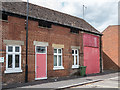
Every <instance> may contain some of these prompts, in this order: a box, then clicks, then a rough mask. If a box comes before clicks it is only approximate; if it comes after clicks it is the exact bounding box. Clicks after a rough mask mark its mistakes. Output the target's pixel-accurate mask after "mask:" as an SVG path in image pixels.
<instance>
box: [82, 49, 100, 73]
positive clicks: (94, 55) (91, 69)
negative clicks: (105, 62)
mask: <svg viewBox="0 0 120 90" xmlns="http://www.w3.org/2000/svg"><path fill="white" fill-rule="evenodd" d="M84 66H87V68H86V74H92V73H99V72H100V61H99V48H92V47H84Z"/></svg>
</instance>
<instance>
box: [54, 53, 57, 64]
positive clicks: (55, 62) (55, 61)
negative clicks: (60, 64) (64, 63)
mask: <svg viewBox="0 0 120 90" xmlns="http://www.w3.org/2000/svg"><path fill="white" fill-rule="evenodd" d="M54 66H57V55H54Z"/></svg>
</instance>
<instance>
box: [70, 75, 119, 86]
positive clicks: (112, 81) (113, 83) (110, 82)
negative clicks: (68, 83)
mask: <svg viewBox="0 0 120 90" xmlns="http://www.w3.org/2000/svg"><path fill="white" fill-rule="evenodd" d="M119 84H120V82H118V77H113V78H108V79H105V80H103V81H98V82H93V83H88V84H85V85H80V86H76V87H72V88H120V86H119Z"/></svg>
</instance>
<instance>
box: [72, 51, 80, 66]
mask: <svg viewBox="0 0 120 90" xmlns="http://www.w3.org/2000/svg"><path fill="white" fill-rule="evenodd" d="M72 50H74V53H72V56H73V57H74V65H72V68H79V50H78V49H72ZM76 50H77V54H76V53H75V51H76ZM76 56H77V64H76Z"/></svg>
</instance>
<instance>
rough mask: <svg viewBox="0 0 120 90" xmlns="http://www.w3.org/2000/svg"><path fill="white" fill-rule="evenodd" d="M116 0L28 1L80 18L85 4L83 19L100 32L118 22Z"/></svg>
mask: <svg viewBox="0 0 120 90" xmlns="http://www.w3.org/2000/svg"><path fill="white" fill-rule="evenodd" d="M23 1H27V0H23ZM118 1H119V0H29V2H30V3H34V4H37V5H40V6H43V7H47V8H50V9H53V10H57V11H60V12H63V13H67V14H70V15H72V16H76V17H80V18H83V5H85V6H86V7H87V8H86V9H85V16H84V17H85V20H86V21H87V22H88V23H90V24H91V25H92V26H94V27H95V28H96V29H97V30H99V31H100V32H101V31H103V30H104V29H105V28H107V27H108V26H109V25H117V24H118Z"/></svg>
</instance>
